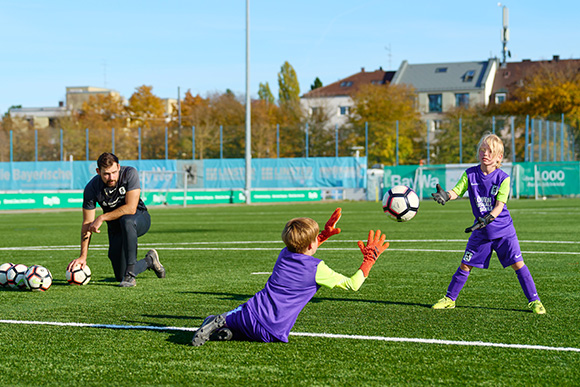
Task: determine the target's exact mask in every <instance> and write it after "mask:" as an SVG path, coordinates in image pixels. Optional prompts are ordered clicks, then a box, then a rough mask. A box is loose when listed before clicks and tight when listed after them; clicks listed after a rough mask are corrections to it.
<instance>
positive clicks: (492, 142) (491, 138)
mask: <svg viewBox="0 0 580 387" xmlns="http://www.w3.org/2000/svg"><path fill="white" fill-rule="evenodd" d="M483 144H487V146H489V149H490V150H491V155H492V156H498V155H501V156H503V141H502V140H501V138H499V136H497V135H495V134H492V133H486V134H484V135H483V137H482V138H481V140H479V144H477V158H478V159H479V161H481V158H480V157H479V151H480V150H481V147H482V145H483ZM502 158H503V157H502ZM497 167H498V168H499V167H501V160H499V161H498V163H497Z"/></svg>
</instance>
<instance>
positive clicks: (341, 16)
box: [0, 0, 580, 114]
mask: <svg viewBox="0 0 580 387" xmlns="http://www.w3.org/2000/svg"><path fill="white" fill-rule="evenodd" d="M503 5H506V6H507V7H508V9H509V13H510V41H509V43H508V48H509V49H510V51H511V53H512V58H511V60H512V61H520V60H522V59H532V60H540V59H549V58H551V57H552V55H560V57H561V58H562V59H569V58H580V44H579V43H578V42H580V28H578V27H577V23H578V15H580V2H578V1H575V0H562V1H552V2H546V1H537V0H512V1H510V2H505V3H503ZM245 9H246V2H245V0H235V1H234V0H223V1H219V0H214V1H207V0H188V1H185V0H183V1H182V0H165V1H159V0H157V1H150V0H139V1H137V0H115V1H111V0H100V1H98V2H95V1H78V0H77V1H69V0H53V1H46V0H42V1H39V0H18V1H16V0H14V1H13V0H1V1H0V41H2V45H1V55H2V60H0V114H3V113H5V112H6V111H7V110H8V108H9V107H10V106H11V105H22V106H23V107H43V106H57V105H58V102H59V101H63V100H64V99H65V88H66V87H67V86H97V87H107V88H110V89H114V90H117V91H119V92H120V93H121V95H123V96H124V97H125V98H129V97H130V96H131V94H132V93H133V92H134V91H135V88H137V87H139V86H141V85H150V86H153V93H154V94H156V95H157V96H159V97H162V98H168V97H172V98H176V97H177V88H178V86H179V87H180V88H181V95H182V96H183V94H184V93H185V91H186V90H191V91H192V93H194V94H198V93H199V94H201V95H202V96H206V95H207V94H208V93H211V92H223V91H225V90H226V89H228V88H229V89H231V90H233V91H234V92H235V93H237V94H240V95H243V94H244V93H245V71H246V70H245V68H246V57H245V28H246V18H245ZM501 25H502V9H501V7H500V6H498V2H497V1H491V0H472V1H459V0H449V1H445V0H441V1H432V0H415V1H389V0H369V1H365V0H359V1H352V0H351V1H343V0H310V1H304V0H293V1H276V0H250V61H251V62H250V68H251V71H250V83H251V89H250V93H251V95H252V96H256V95H257V90H258V85H259V83H260V82H263V83H264V82H268V83H269V84H270V87H271V89H272V91H273V92H274V94H275V96H276V97H277V74H278V72H279V71H280V67H281V65H282V64H283V63H284V61H288V62H289V63H290V64H291V65H292V66H293V67H294V69H295V70H296V73H297V75H298V80H299V82H300V88H301V92H302V93H304V92H306V91H308V90H309V89H310V85H311V84H312V82H313V81H314V79H315V78H316V77H319V78H320V79H321V80H322V82H323V84H325V85H327V84H329V83H332V82H335V81H337V80H339V79H341V78H344V77H346V76H349V75H352V74H354V73H357V72H359V71H360V69H361V67H364V68H365V69H366V70H367V71H373V70H376V69H378V68H379V67H382V68H383V69H386V70H387V69H388V70H396V69H397V68H398V66H399V65H400V63H401V61H403V60H408V61H409V62H410V63H438V62H459V61H471V60H485V59H487V58H489V57H490V56H497V57H499V56H500V55H501V42H500V30H501Z"/></svg>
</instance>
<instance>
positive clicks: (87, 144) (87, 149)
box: [85, 128, 89, 161]
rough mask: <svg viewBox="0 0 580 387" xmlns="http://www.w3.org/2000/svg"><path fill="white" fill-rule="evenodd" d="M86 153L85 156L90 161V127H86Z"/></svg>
mask: <svg viewBox="0 0 580 387" xmlns="http://www.w3.org/2000/svg"><path fill="white" fill-rule="evenodd" d="M85 154H86V157H85V158H86V159H87V161H89V128H85Z"/></svg>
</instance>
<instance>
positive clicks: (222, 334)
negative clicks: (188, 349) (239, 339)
mask: <svg viewBox="0 0 580 387" xmlns="http://www.w3.org/2000/svg"><path fill="white" fill-rule="evenodd" d="M233 338H234V333H233V332H232V331H231V330H230V328H228V327H223V328H220V329H218V330H217V331H215V332H214V333H212V334H211V335H210V336H209V340H210V341H230V340H231V339H233Z"/></svg>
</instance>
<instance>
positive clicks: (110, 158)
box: [97, 152, 119, 169]
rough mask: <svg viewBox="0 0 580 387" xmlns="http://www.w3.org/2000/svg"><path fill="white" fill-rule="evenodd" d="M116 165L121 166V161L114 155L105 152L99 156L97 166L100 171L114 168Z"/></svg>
mask: <svg viewBox="0 0 580 387" xmlns="http://www.w3.org/2000/svg"><path fill="white" fill-rule="evenodd" d="M114 164H119V159H118V158H117V156H115V155H114V154H112V153H109V152H105V153H103V154H102V155H100V156H99V158H98V160H97V166H98V167H99V169H103V168H109V167H112V166H113V165H114Z"/></svg>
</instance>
